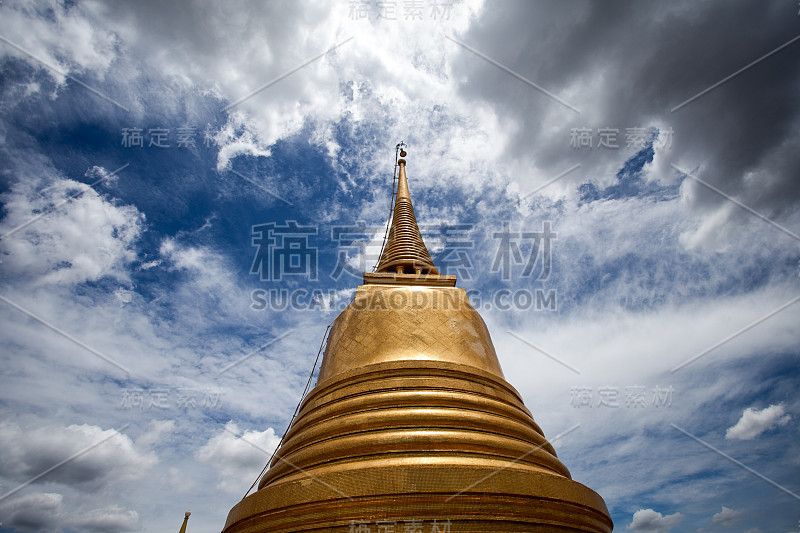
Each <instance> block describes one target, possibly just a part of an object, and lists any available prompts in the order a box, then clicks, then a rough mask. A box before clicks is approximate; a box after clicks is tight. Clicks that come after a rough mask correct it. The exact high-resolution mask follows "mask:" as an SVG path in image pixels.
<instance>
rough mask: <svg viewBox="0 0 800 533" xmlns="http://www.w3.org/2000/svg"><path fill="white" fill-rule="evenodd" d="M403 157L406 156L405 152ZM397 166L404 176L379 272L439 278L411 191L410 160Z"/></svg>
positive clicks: (399, 179)
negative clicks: (408, 165) (423, 236)
mask: <svg viewBox="0 0 800 533" xmlns="http://www.w3.org/2000/svg"><path fill="white" fill-rule="evenodd" d="M400 155H403V156H405V155H406V153H405V150H403V151H402V152H400ZM397 164H398V165H399V166H400V176H399V178H398V181H397V197H396V198H395V202H394V215H393V216H392V227H391V229H390V230H389V238H388V240H387V242H386V247H385V248H384V249H383V253H382V254H381V258H380V261H378V268H377V269H376V272H380V273H397V274H424V275H429V274H433V275H438V274H439V271H438V270H436V267H435V266H434V265H433V260H432V259H431V255H430V254H429V253H428V249H427V248H426V247H425V242H424V241H423V240H422V234H421V233H420V231H419V226H417V219H416V217H415V216H414V207H413V206H412V205H411V194H410V193H409V191H408V178H407V177H406V160H405V159H399V160H398V161H397Z"/></svg>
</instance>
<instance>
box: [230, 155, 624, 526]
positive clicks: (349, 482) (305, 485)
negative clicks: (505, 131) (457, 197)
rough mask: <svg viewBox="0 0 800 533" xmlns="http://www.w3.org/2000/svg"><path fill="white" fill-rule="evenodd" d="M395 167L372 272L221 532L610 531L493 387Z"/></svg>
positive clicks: (594, 499) (477, 336)
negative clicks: (388, 215) (252, 488)
mask: <svg viewBox="0 0 800 533" xmlns="http://www.w3.org/2000/svg"><path fill="white" fill-rule="evenodd" d="M398 163H399V165H400V174H399V181H398V193H397V200H396V203H395V210H394V216H393V219H392V228H391V231H390V238H389V240H388V242H387V245H386V248H385V249H384V251H383V254H382V257H381V260H380V262H379V264H378V269H377V272H376V273H374V274H364V285H362V286H360V287H359V288H358V290H357V291H356V295H355V298H354V300H353V302H351V303H350V305H349V306H348V307H347V308H346V309H345V310H344V311H343V312H342V314H341V315H339V317H338V318H337V319H336V321H335V322H334V324H333V327H332V329H331V332H330V336H329V337H328V342H327V347H326V350H325V353H324V357H323V361H322V366H321V369H320V373H319V378H318V381H317V385H316V386H315V387H314V389H312V391H311V392H310V393H309V394H308V396H307V397H306V398H305V399H304V400H303V402H302V405H301V408H300V411H299V413H298V416H297V418H296V419H295V421H294V422H293V424H292V426H291V427H290V429H289V430H288V432H287V433H286V435H285V437H284V440H283V444H282V445H281V447H280V449H279V450H278V452H277V453H276V456H275V458H274V459H273V461H272V463H271V465H270V468H269V470H268V471H267V472H266V473H265V475H264V476H263V477H262V479H261V481H260V483H259V486H258V488H259V490H258V491H257V492H255V493H254V494H252V495H250V496H248V497H247V498H245V499H244V500H242V501H241V502H240V503H239V504H237V505H236V506H235V507H234V508H233V509H232V510H231V511H230V513H229V515H228V521H227V524H226V525H225V529H224V533H238V532H248V533H254V532H262V531H263V532H267V531H270V532H299V531H336V532H359V533H366V532H384V531H393V532H397V533H399V532H404V531H414V532H424V533H429V532H436V531H438V532H444V531H448V532H452V533H456V532H459V533H460V532H489V531H502V532H514V531H519V532H523V531H527V532H533V531H591V532H610V531H611V530H612V528H613V524H612V522H611V519H610V518H609V514H608V510H607V509H606V506H605V503H604V502H603V499H602V498H601V497H600V496H599V495H598V494H596V493H595V492H593V491H592V490H590V489H589V488H587V487H585V486H584V485H581V484H580V483H577V482H575V481H573V480H572V479H571V478H570V474H569V471H568V470H567V468H566V467H565V466H564V465H563V464H562V463H561V461H559V460H558V458H557V457H556V452H555V450H553V447H552V446H551V445H550V444H549V443H548V442H547V440H546V439H545V437H544V434H543V433H542V430H541V429H540V428H539V426H538V425H537V424H536V422H534V420H533V418H532V417H531V414H530V412H529V411H528V410H527V409H526V408H525V406H524V404H523V402H522V399H521V398H520V395H519V393H517V391H516V390H515V389H514V388H513V387H512V386H511V385H509V384H508V382H506V380H505V379H504V377H503V372H502V370H501V369H500V364H499V362H498V359H497V355H496V353H495V350H494V347H493V346H492V342H491V339H490V337H489V332H488V330H487V329H486V325H485V324H484V322H483V320H482V319H481V317H480V315H478V313H477V311H475V309H473V308H472V306H471V305H470V304H469V301H468V300H467V295H466V293H465V291H464V290H463V289H459V288H456V287H455V281H456V279H455V276H441V275H439V274H438V271H436V269H435V267H434V265H433V262H432V261H431V258H430V254H429V253H428V251H427V249H426V248H425V245H424V243H423V241H422V237H421V235H420V232H419V229H418V227H417V224H416V220H415V218H414V211H413V208H412V207H411V199H410V196H409V194H408V183H407V179H406V173H405V161H403V160H402V159H401V160H400V161H399V162H398ZM393 239H394V240H393ZM409 528H411V529H409Z"/></svg>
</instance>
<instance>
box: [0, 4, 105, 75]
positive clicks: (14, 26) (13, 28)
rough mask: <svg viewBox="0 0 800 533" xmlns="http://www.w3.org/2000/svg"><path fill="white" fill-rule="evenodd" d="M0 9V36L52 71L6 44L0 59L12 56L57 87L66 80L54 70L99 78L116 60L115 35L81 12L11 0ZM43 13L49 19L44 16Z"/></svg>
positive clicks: (1, 50)
mask: <svg viewBox="0 0 800 533" xmlns="http://www.w3.org/2000/svg"><path fill="white" fill-rule="evenodd" d="M53 7H55V9H52V8H53ZM76 7H78V6H76ZM48 8H51V9H48ZM0 10H1V11H0V13H1V14H2V15H1V16H0V34H2V35H3V36H4V37H6V38H7V39H8V40H10V41H11V42H13V43H15V44H16V45H18V46H19V47H21V48H23V49H24V50H25V51H26V52H28V53H29V54H31V55H34V56H36V57H37V58H39V59H41V60H42V61H43V62H44V63H46V64H47V65H49V66H50V67H52V68H46V67H45V66H44V65H43V64H42V63H39V62H38V61H35V60H33V59H31V58H30V57H29V56H28V55H27V54H25V53H23V52H21V51H19V50H17V49H16V48H13V47H10V46H8V45H5V44H4V45H3V46H2V47H1V48H0V54H1V55H0V57H5V56H7V55H11V56H15V57H17V58H20V59H23V60H25V61H28V62H30V63H31V65H33V66H34V67H35V68H37V69H43V70H44V71H45V72H47V74H48V75H49V76H50V77H52V78H53V80H54V81H56V82H57V83H59V84H61V83H64V82H65V80H66V78H65V76H64V75H63V74H61V73H58V72H55V71H54V70H53V69H57V70H59V71H61V72H65V73H76V72H82V71H86V70H92V71H95V72H96V73H98V74H99V75H100V76H102V75H103V73H104V72H105V71H106V70H107V69H108V67H109V65H110V64H111V62H112V61H113V60H114V58H115V57H116V51H115V46H116V45H117V44H118V42H117V39H116V37H115V35H114V33H113V32H112V31H109V30H108V29H107V28H105V27H102V26H98V25H95V24H92V21H91V20H89V19H87V18H86V17H85V16H84V14H83V13H81V9H61V8H60V7H57V6H54V5H52V4H51V5H48V4H46V3H44V2H38V3H31V2H26V1H24V0H19V1H17V0H11V1H9V2H3V4H2V6H0ZM45 13H47V15H48V16H43V15H44V14H45Z"/></svg>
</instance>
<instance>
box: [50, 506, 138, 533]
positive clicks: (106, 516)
mask: <svg viewBox="0 0 800 533" xmlns="http://www.w3.org/2000/svg"><path fill="white" fill-rule="evenodd" d="M66 522H67V524H69V526H70V527H71V528H75V529H78V530H83V531H92V532H95V531H96V532H98V533H122V532H125V531H136V530H138V529H139V513H137V512H136V511H133V510H131V509H126V508H124V507H121V506H119V505H110V506H108V507H104V508H102V509H95V510H92V511H89V512H87V513H84V514H82V515H79V516H76V517H71V518H69V519H68V520H67V521H66Z"/></svg>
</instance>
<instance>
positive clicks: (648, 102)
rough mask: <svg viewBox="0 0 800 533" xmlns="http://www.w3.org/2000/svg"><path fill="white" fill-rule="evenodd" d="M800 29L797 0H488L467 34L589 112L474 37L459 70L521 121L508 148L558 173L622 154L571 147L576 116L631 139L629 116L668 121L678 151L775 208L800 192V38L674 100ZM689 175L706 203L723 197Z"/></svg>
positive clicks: (584, 172) (694, 165)
mask: <svg viewBox="0 0 800 533" xmlns="http://www.w3.org/2000/svg"><path fill="white" fill-rule="evenodd" d="M798 34H800V16H798V14H797V6H796V5H795V4H792V3H790V2H772V3H763V2H755V1H750V2H723V1H715V2H702V3H699V2H670V3H664V2H583V1H570V2H562V1H538V2H524V1H523V2H514V3H504V4H503V9H500V6H498V5H496V4H492V3H489V4H487V5H485V7H484V10H483V13H482V16H481V18H480V19H479V21H478V22H477V23H476V24H475V25H473V26H471V27H470V29H469V31H467V32H466V33H465V34H464V35H461V36H459V38H460V39H461V40H462V41H463V42H465V43H467V44H469V45H470V46H472V47H473V48H475V49H476V50H479V51H480V52H482V53H484V54H486V55H487V56H489V57H491V58H493V59H495V60H497V61H498V62H501V63H503V64H504V65H505V66H506V67H508V68H509V69H512V70H514V71H515V72H518V73H519V74H520V75H522V76H524V77H526V78H528V79H529V80H531V81H533V82H535V83H537V84H539V85H540V86H542V87H543V88H545V89H547V90H548V91H550V92H552V93H554V94H555V95H557V96H559V97H561V98H563V99H564V100H566V101H567V102H569V103H570V104H572V105H574V106H575V107H577V108H578V109H580V111H581V114H580V115H578V114H577V113H574V112H573V111H571V110H569V109H568V108H566V107H564V106H562V105H561V104H560V103H558V102H557V101H555V100H553V99H551V98H549V97H548V96H546V95H544V94H542V93H541V92H539V91H537V90H536V89H534V88H532V87H530V86H528V85H526V84H524V83H523V82H521V81H519V80H518V79H515V78H513V77H512V76H509V75H508V74H506V73H504V72H502V71H501V70H499V69H498V68H496V67H495V66H493V65H491V64H489V63H488V62H486V61H484V60H483V59H480V58H478V57H476V56H475V55H473V54H472V53H470V52H468V51H462V53H461V56H462V57H461V58H460V60H459V61H457V62H456V67H455V68H454V71H455V74H456V75H457V76H459V77H461V78H463V79H464V82H463V83H462V84H461V87H460V91H461V93H462V95H464V96H466V97H468V98H478V99H481V100H484V101H486V102H489V103H491V105H492V106H493V107H494V109H495V110H496V111H497V112H498V113H500V114H501V115H502V116H503V117H504V119H503V120H504V121H505V122H506V123H507V124H509V127H510V129H511V130H512V131H513V128H514V127H516V128H517V129H516V136H515V138H514V139H513V141H512V142H511V143H510V144H509V148H508V155H509V156H511V157H515V158H516V157H525V156H527V155H532V156H533V157H534V159H535V160H536V164H537V166H540V167H542V168H547V169H550V170H552V173H553V174H557V172H558V171H560V170H563V169H562V168H561V167H563V166H564V164H565V163H564V161H565V160H566V161H569V160H572V159H576V158H579V159H582V160H583V161H584V162H585V163H586V164H585V165H584V167H583V168H582V169H581V172H580V173H576V174H578V175H576V176H575V177H574V179H575V180H580V179H582V178H584V177H590V178H595V179H601V178H602V176H598V175H597V174H598V173H600V172H602V169H603V168H604V165H605V163H606V162H607V160H609V159H611V158H614V157H619V154H618V153H614V152H610V151H602V150H600V151H598V150H593V151H578V152H576V151H574V150H573V151H572V152H570V149H569V133H570V129H571V128H575V127H588V128H601V127H606V126H608V127H612V128H618V129H619V130H620V132H621V133H620V136H621V141H622V143H623V145H624V131H625V128H628V127H648V126H653V125H658V126H662V127H672V128H673V130H674V144H673V147H672V150H671V153H670V161H671V162H674V163H675V164H676V165H678V166H681V167H682V168H686V169H687V170H695V169H699V170H698V172H699V177H701V178H702V179H703V180H705V181H708V182H710V183H712V184H714V185H716V186H718V187H719V188H721V189H723V190H724V191H725V192H727V193H729V194H731V195H733V196H735V197H737V198H738V199H740V200H742V201H744V202H745V203H747V204H748V205H750V206H752V207H753V208H755V209H759V210H763V211H764V213H765V214H766V215H767V216H771V215H776V214H784V215H785V214H788V213H789V212H792V211H794V210H795V209H796V205H797V202H798V200H800V187H798V184H797V174H798V171H800V154H798V151H797V146H798V145H799V143H800V138H799V137H798V133H797V132H798V125H800V121H799V120H798V113H800V107H799V106H798V105H797V103H798V99H797V94H798V92H797V89H798V81H800V61H798V55H800V41H797V42H795V43H793V44H791V45H789V46H787V47H786V48H784V49H782V50H780V51H778V52H776V53H775V54H773V55H772V56H770V57H768V58H766V59H764V60H763V61H761V62H759V63H758V64H756V65H754V66H752V67H751V68H749V69H747V70H746V71H744V72H742V73H741V74H739V75H737V76H735V77H733V78H732V79H730V80H729V81H727V82H726V83H723V84H722V85H720V86H719V87H717V88H715V89H713V90H711V91H709V92H708V93H706V94H704V95H703V96H700V97H698V98H697V99H696V100H694V101H692V102H690V103H688V104H686V105H685V106H683V107H682V108H680V109H678V110H675V111H674V112H672V111H671V109H672V108H674V107H676V106H678V105H680V104H681V103H683V102H685V101H686V100H688V99H690V98H692V97H693V96H695V95H697V94H698V93H700V92H701V91H703V90H705V89H707V88H708V87H710V86H712V85H714V84H715V83H718V82H719V81H721V80H723V79H724V78H726V77H727V76H729V75H731V74H733V73H734V72H736V71H737V70H739V69H741V68H743V67H745V66H746V65H748V64H749V63H750V62H752V61H755V60H757V59H758V58H760V57H761V56H763V55H765V54H767V53H769V52H771V51H772V50H774V49H775V48H777V47H779V46H780V45H782V44H784V43H786V42H788V41H789V40H791V39H792V38H794V37H795V36H797V35H798ZM553 126H555V127H553ZM617 168H618V167H617ZM690 187H691V192H692V195H691V199H692V201H694V202H696V205H698V206H699V207H705V205H706V204H708V203H709V202H710V203H711V204H712V206H718V205H720V204H721V203H723V202H725V200H723V199H722V198H721V197H719V196H717V195H716V194H714V193H711V192H709V191H706V190H705V189H703V188H702V187H701V186H699V185H698V184H696V183H692V184H691V186H690ZM701 189H702V190H701Z"/></svg>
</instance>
